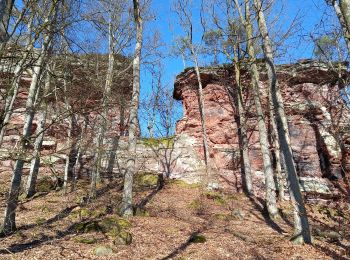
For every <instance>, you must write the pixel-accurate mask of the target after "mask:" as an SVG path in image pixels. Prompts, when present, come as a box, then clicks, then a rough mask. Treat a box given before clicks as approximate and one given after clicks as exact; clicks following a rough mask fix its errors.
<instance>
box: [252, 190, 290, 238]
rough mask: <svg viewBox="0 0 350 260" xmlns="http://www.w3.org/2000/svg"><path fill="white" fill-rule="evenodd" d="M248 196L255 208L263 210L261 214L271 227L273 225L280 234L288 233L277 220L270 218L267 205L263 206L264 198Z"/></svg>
mask: <svg viewBox="0 0 350 260" xmlns="http://www.w3.org/2000/svg"><path fill="white" fill-rule="evenodd" d="M248 198H249V200H250V201H251V202H252V203H253V205H254V208H255V209H257V210H258V211H260V212H261V215H262V216H263V218H264V221H265V223H266V224H267V225H268V226H269V227H271V228H272V229H273V230H275V231H276V232H278V233H279V234H283V233H286V231H285V230H284V229H282V228H281V227H280V226H279V225H278V224H277V223H276V222H275V221H273V220H272V219H270V217H269V213H268V211H267V209H266V207H264V206H262V205H265V202H264V200H263V199H261V198H257V197H253V196H248Z"/></svg>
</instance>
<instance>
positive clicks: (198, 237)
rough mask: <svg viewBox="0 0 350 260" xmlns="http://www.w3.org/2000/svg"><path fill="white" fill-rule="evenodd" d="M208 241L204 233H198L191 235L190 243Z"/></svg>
mask: <svg viewBox="0 0 350 260" xmlns="http://www.w3.org/2000/svg"><path fill="white" fill-rule="evenodd" d="M206 241H207V239H206V237H205V236H203V235H199V234H196V235H193V236H191V238H190V240H189V242H190V243H195V244H196V243H205V242H206Z"/></svg>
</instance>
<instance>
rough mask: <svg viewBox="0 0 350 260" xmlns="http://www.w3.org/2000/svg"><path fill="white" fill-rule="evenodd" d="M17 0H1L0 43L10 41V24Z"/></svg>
mask: <svg viewBox="0 0 350 260" xmlns="http://www.w3.org/2000/svg"><path fill="white" fill-rule="evenodd" d="M14 2H15V0H0V43H1V44H2V43H5V42H7V41H8V25H9V21H10V16H11V13H12V8H13V4H14Z"/></svg>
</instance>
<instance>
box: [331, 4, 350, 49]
mask: <svg viewBox="0 0 350 260" xmlns="http://www.w3.org/2000/svg"><path fill="white" fill-rule="evenodd" d="M332 5H333V8H334V11H335V13H336V15H337V17H338V20H339V23H340V26H341V28H342V31H343V35H344V39H345V43H346V47H347V49H348V53H350V27H349V26H348V25H347V22H346V21H345V17H344V15H343V12H342V10H341V9H340V6H339V4H338V0H332Z"/></svg>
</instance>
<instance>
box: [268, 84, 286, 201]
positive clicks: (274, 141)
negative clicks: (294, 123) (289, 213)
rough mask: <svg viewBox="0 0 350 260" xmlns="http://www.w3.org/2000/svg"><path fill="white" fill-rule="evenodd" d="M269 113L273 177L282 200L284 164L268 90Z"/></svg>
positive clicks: (279, 197)
mask: <svg viewBox="0 0 350 260" xmlns="http://www.w3.org/2000/svg"><path fill="white" fill-rule="evenodd" d="M269 113H270V124H271V130H272V132H271V144H272V145H273V146H274V155H275V163H276V167H275V176H276V184H277V191H278V199H279V200H283V199H284V181H283V180H284V179H285V178H284V177H283V175H282V163H283V162H284V160H283V158H281V147H280V142H279V138H278V132H277V131H278V130H277V125H276V121H275V114H274V108H273V101H272V95H271V91H270V90H269ZM284 168H285V167H284Z"/></svg>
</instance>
